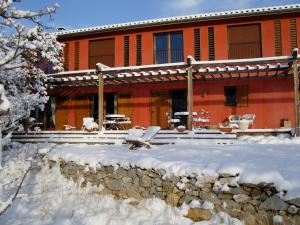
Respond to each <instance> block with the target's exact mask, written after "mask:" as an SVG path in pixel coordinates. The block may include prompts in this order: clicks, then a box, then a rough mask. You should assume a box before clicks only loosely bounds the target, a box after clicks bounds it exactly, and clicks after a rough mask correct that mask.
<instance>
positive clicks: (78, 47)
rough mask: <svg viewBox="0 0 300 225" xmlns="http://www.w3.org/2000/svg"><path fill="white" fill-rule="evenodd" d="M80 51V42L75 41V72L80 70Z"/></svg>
mask: <svg viewBox="0 0 300 225" xmlns="http://www.w3.org/2000/svg"><path fill="white" fill-rule="evenodd" d="M79 49H80V42H79V41H75V56H74V61H75V62H74V65H75V70H79V59H80V57H79Z"/></svg>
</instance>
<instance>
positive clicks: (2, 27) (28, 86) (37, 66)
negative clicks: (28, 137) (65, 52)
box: [0, 0, 62, 130]
mask: <svg viewBox="0 0 300 225" xmlns="http://www.w3.org/2000/svg"><path fill="white" fill-rule="evenodd" d="M19 1H20V0H19ZM16 6H17V3H15V1H13V0H0V84H2V85H3V86H4V88H5V90H6V96H7V98H8V100H9V101H10V103H11V108H10V111H9V114H7V115H0V126H2V129H3V130H11V129H13V128H14V127H16V126H17V125H18V123H19V121H21V120H23V119H26V118H29V116H30V112H31V111H32V110H33V109H35V108H36V107H39V108H40V109H42V110H43V107H44V104H45V103H46V102H47V100H48V97H47V92H46V89H47V86H46V79H47V76H46V74H45V72H44V71H43V70H42V69H41V68H42V66H43V65H51V67H53V70H61V69H62V63H61V61H62V58H61V55H62V44H60V43H59V42H57V40H56V36H55V34H54V33H47V32H45V31H44V30H45V29H46V26H44V24H43V23H42V22H41V19H42V18H43V16H46V15H50V16H51V15H52V14H53V13H54V12H55V10H56V9H57V7H58V5H57V4H55V5H54V6H53V7H47V8H45V9H41V10H39V11H38V12H33V11H25V10H18V9H17V8H16ZM24 24H26V25H27V26H25V25H24Z"/></svg>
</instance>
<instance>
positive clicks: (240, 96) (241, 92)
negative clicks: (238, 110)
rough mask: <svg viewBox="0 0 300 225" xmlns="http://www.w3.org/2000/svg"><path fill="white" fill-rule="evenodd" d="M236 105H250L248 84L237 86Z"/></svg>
mask: <svg viewBox="0 0 300 225" xmlns="http://www.w3.org/2000/svg"><path fill="white" fill-rule="evenodd" d="M236 105H237V106H240V107H242V106H248V86H237V87H236Z"/></svg>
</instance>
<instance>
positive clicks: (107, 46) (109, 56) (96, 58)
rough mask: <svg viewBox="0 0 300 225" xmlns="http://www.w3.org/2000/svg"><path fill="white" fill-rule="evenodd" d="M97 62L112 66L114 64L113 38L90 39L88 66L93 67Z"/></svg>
mask: <svg viewBox="0 0 300 225" xmlns="http://www.w3.org/2000/svg"><path fill="white" fill-rule="evenodd" d="M97 63H102V64H105V65H107V66H110V67H113V66H114V65H115V40H114V39H104V40H96V41H90V43H89V68H90V69H95V68H96V64H97Z"/></svg>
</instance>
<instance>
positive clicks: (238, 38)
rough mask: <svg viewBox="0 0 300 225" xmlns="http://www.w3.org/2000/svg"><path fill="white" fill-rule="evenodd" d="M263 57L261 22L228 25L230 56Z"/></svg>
mask: <svg viewBox="0 0 300 225" xmlns="http://www.w3.org/2000/svg"><path fill="white" fill-rule="evenodd" d="M259 57H262V50H261V30H260V24H250V25H242V26H229V27H228V58H229V59H243V58H259Z"/></svg>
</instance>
